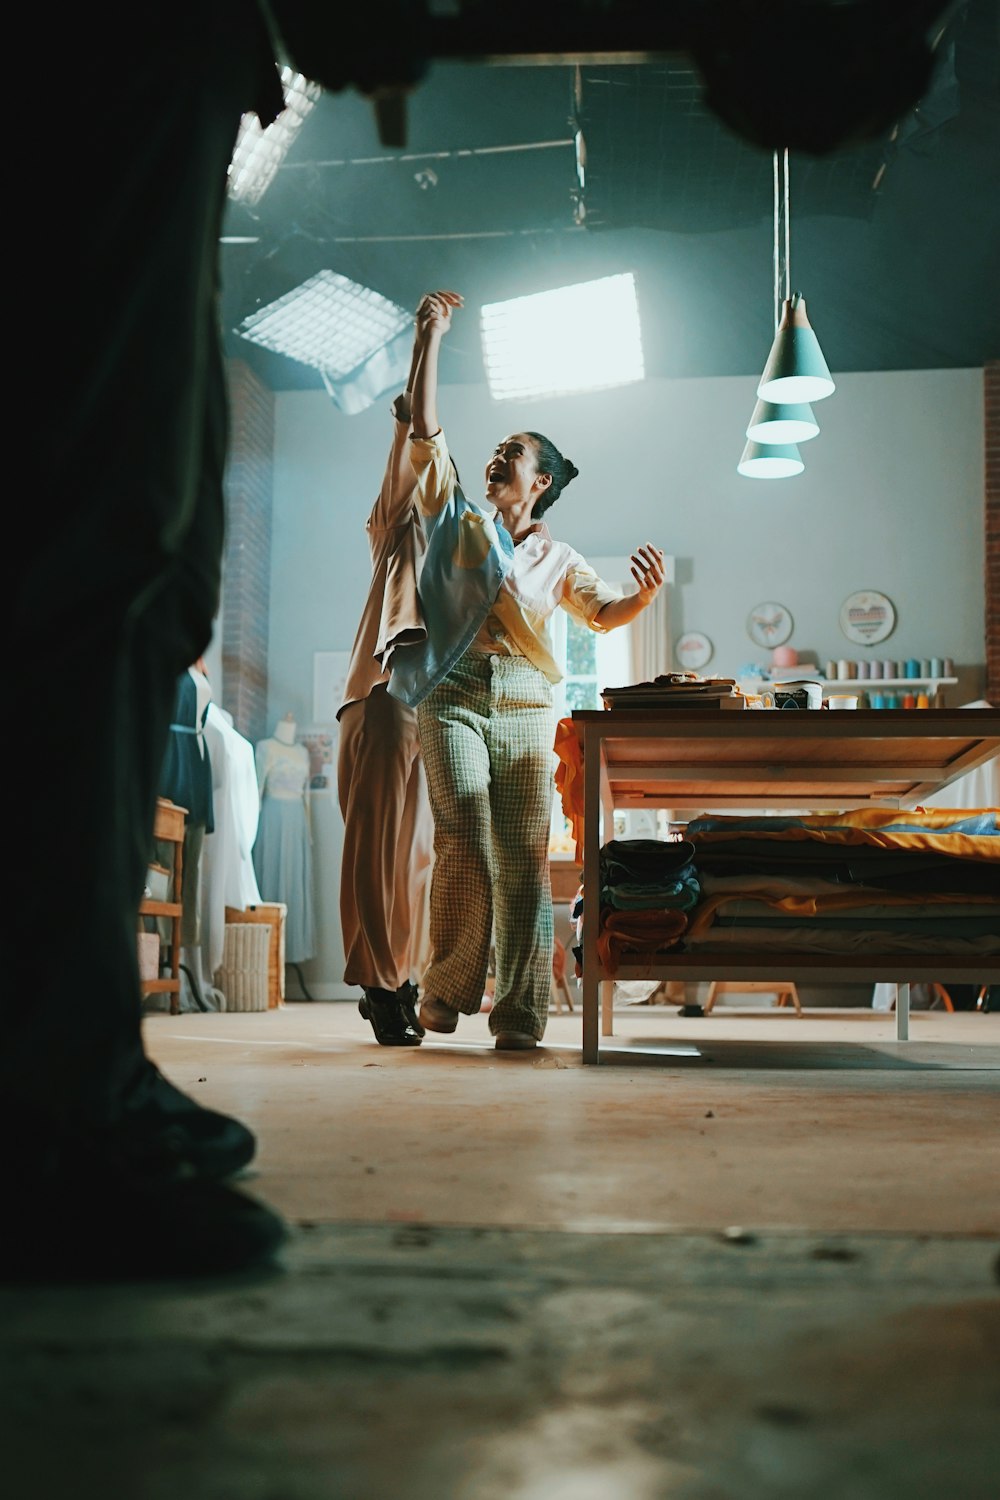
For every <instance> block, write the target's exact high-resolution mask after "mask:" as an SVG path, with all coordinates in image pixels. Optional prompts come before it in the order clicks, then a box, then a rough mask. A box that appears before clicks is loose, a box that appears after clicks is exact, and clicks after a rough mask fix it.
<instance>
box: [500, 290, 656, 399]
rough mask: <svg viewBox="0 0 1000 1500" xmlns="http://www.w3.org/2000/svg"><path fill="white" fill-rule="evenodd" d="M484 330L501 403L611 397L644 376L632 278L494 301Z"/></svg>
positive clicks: (637, 313)
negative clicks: (577, 394)
mask: <svg viewBox="0 0 1000 1500" xmlns="http://www.w3.org/2000/svg"><path fill="white" fill-rule="evenodd" d="M480 327H481V332H482V340H483V357H484V360H485V364H486V378H487V381H488V382H489V388H490V394H491V395H492V396H493V398H494V400H496V401H506V400H512V399H514V398H515V397H518V398H524V397H528V396H559V395H565V394H568V393H569V392H572V391H598V390H607V389H609V388H610V387H611V386H617V385H630V384H632V382H634V381H636V380H642V379H643V378H644V375H645V369H644V366H643V359H642V338H641V335H640V329H639V305H638V301H637V299H636V292H635V278H634V277H633V275H632V273H631V272H627V273H625V274H623V275H619V276H605V277H602V278H601V279H600V280H598V281H584V282H580V283H578V284H577V285H576V286H564V287H559V288H557V289H556V290H555V291H552V292H537V293H535V294H534V295H532V296H530V297H515V298H513V299H512V300H511V301H509V302H491V303H489V304H487V305H486V306H485V307H483V309H482V313H481V324H480Z"/></svg>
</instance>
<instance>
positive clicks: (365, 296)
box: [237, 271, 413, 380]
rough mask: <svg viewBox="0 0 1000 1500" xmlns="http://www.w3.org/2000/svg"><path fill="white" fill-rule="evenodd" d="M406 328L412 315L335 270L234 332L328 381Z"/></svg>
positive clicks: (246, 320) (318, 276) (312, 279)
mask: <svg viewBox="0 0 1000 1500" xmlns="http://www.w3.org/2000/svg"><path fill="white" fill-rule="evenodd" d="M412 326H413V314H412V313H409V312H407V311H406V309H405V308H402V307H399V306H398V305H397V304H396V303H395V302H390V301H389V300H388V299H387V298H385V297H383V296H381V295H380V294H379V293H378V292H373V291H372V290H371V288H370V287H366V286H361V285H359V284H358V282H356V281H350V280H348V278H347V277H346V276H341V275H340V274H339V273H338V272H336V271H318V272H317V273H316V275H315V276H311V277H310V278H309V280H308V281H304V282H303V283H302V285H301V286H298V287H295V289H294V290H293V291H291V292H287V293H286V294H285V296H284V297H279V298H278V300H277V301H276V302H271V303H269V304H268V305H267V307H262V308H261V309H260V311H259V312H256V313H253V314H251V316H250V317H249V318H244V320H243V322H242V323H241V324H240V325H239V328H238V329H237V332H238V333H239V334H241V335H242V337H243V338H245V339H249V340H250V342H251V343H254V344H260V345H261V347H262V348H264V349H273V350H275V352H276V353H278V354H287V355H288V357H289V358H290V359H297V360H300V361H301V362H302V364H304V365H313V366H314V367H315V368H316V369H318V370H322V371H323V372H324V375H326V376H329V377H330V379H332V380H342V379H343V378H344V377H345V376H347V375H350V374H351V373H352V372H354V371H355V370H357V368H358V366H359V365H361V364H363V363H364V361H365V360H367V359H369V358H370V357H371V356H372V355H373V354H374V353H375V351H376V350H378V349H381V348H382V346H383V345H384V344H387V343H389V342H390V341H391V340H392V339H394V338H395V337H396V336H397V335H398V334H399V333H401V332H402V331H403V330H404V329H405V330H407V331H409V330H411V329H412Z"/></svg>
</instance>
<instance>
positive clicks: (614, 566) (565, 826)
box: [549, 557, 635, 856]
mask: <svg viewBox="0 0 1000 1500" xmlns="http://www.w3.org/2000/svg"><path fill="white" fill-rule="evenodd" d="M587 560H588V562H589V563H590V564H591V566H592V567H593V568H594V569H595V570H596V572H598V573H599V574H600V576H601V577H602V578H603V579H604V581H605V582H606V583H612V584H618V585H619V586H620V587H621V588H622V589H624V591H625V592H626V593H633V592H634V591H635V580H634V579H633V578H632V574H631V571H630V566H629V559H628V558H627V557H599V558H588V559H587ZM549 629H550V633H551V636H552V654H553V655H554V657H555V659H556V663H557V665H558V666H559V668H560V670H561V671H562V673H563V679H562V681H561V682H557V683H556V684H555V686H554V688H553V690H552V699H553V706H554V709H555V717H556V719H557V720H559V719H565V718H566V717H567V716H568V715H569V714H571V713H572V712H573V710H574V709H576V708H603V706H604V705H603V703H602V701H601V689H602V688H605V687H620V686H621V685H622V684H623V683H626V682H631V681H632V679H633V672H632V659H631V658H632V653H631V633H632V632H631V627H630V626H628V625H623V626H621V627H620V628H619V629H618V630H609V631H608V632H607V633H606V634H602V633H601V632H599V631H596V630H591V629H590V627H589V626H587V625H581V624H579V623H578V621H576V620H574V619H573V618H572V616H571V615H568V614H567V613H566V611H565V610H564V609H557V610H556V611H555V613H554V615H553V616H552V619H551V620H550V622H549ZM557 763H558V762H557V759H556V757H555V756H554V755H553V765H556V764H557ZM574 852H575V845H574V843H573V836H572V834H571V832H570V827H569V823H568V821H567V820H566V818H565V817H564V816H563V810H562V802H561V800H560V797H559V793H558V792H557V791H555V790H553V798H552V820H551V832H550V837H549V853H550V854H555V855H560V854H561V855H567V854H568V855H570V856H572V855H573V853H574Z"/></svg>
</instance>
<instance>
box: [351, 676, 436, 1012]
mask: <svg viewBox="0 0 1000 1500" xmlns="http://www.w3.org/2000/svg"><path fill="white" fill-rule="evenodd" d="M337 787H338V795H339V799H340V810H341V812H342V814H343V817H344V852H343V857H342V861H341V872H340V926H341V932H342V934H343V939H344V960H345V962H344V982H345V984H360V985H362V986H363V987H368V986H375V987H376V988H377V989H383V990H395V989H398V988H399V986H400V985H402V984H405V983H406V981H407V980H408V979H412V980H416V981H417V982H419V981H420V977H421V972H420V958H421V954H422V953H423V951H424V950H425V948H426V946H427V944H426V943H425V941H424V940H423V933H422V925H423V913H424V905H425V903H424V900H423V884H424V880H425V878H426V874H427V869H428V867H429V865H430V862H431V841H432V837H433V832H432V827H431V812H430V804H429V803H428V800H427V788H426V784H425V781H424V773H423V767H422V765H421V761H420V737H419V734H418V731H417V716H416V713H415V712H414V710H413V709H412V708H408V707H407V706H406V704H405V703H400V702H399V701H398V700H397V699H395V698H390V696H389V694H388V693H387V692H386V690H385V688H384V686H382V685H381V684H378V685H376V686H375V687H373V688H372V690H371V692H370V693H369V695H368V697H367V698H364V699H362V700H361V701H360V702H358V703H351V704H349V705H348V707H347V708H345V709H344V711H343V713H342V714H341V716H340V743H339V746H338V750H337Z"/></svg>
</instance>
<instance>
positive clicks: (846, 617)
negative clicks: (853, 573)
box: [840, 589, 896, 646]
mask: <svg viewBox="0 0 1000 1500" xmlns="http://www.w3.org/2000/svg"><path fill="white" fill-rule="evenodd" d="M895 624H896V611H895V609H894V608H893V606H892V600H891V599H887V598H886V596H885V595H884V594H877V593H875V591H874V590H873V589H863V590H862V591H861V592H860V593H857V594H850V595H849V596H848V597H847V598H846V599H845V600H844V602H843V604H842V605H841V606H840V628H841V630H842V631H843V632H844V634H845V635H846V636H847V639H848V640H849V641H857V642H858V644H859V645H862V646H873V645H874V644H875V643H876V641H884V640H885V638H886V636H889V635H892V632H893V629H894V628H895Z"/></svg>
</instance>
